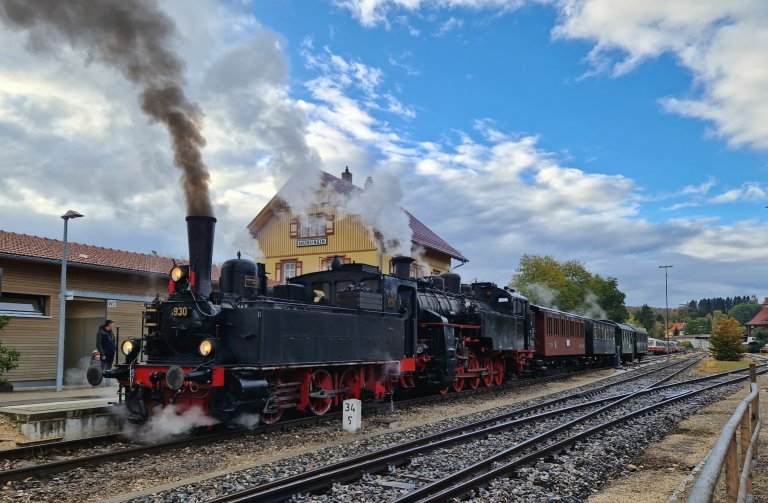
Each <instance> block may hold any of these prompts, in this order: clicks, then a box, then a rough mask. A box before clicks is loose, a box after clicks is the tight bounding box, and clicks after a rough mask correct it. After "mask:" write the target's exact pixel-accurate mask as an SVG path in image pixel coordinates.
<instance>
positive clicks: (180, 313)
mask: <svg viewBox="0 0 768 503" xmlns="http://www.w3.org/2000/svg"><path fill="white" fill-rule="evenodd" d="M171 316H173V317H174V318H186V317H187V316H189V307H187V306H176V307H174V308H173V310H172V311H171Z"/></svg>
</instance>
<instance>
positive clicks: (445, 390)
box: [439, 386, 451, 395]
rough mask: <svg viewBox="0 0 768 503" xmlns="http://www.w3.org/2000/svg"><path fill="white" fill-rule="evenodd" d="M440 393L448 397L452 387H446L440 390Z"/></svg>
mask: <svg viewBox="0 0 768 503" xmlns="http://www.w3.org/2000/svg"><path fill="white" fill-rule="evenodd" d="M439 391H440V394H441V395H447V394H448V392H449V391H451V387H450V386H446V387H445V388H440V390H439Z"/></svg>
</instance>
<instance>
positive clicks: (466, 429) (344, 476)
mask: <svg viewBox="0 0 768 503" xmlns="http://www.w3.org/2000/svg"><path fill="white" fill-rule="evenodd" d="M698 361H699V359H693V360H692V361H688V362H676V363H674V364H672V365H668V366H665V367H663V368H661V369H655V371H651V372H644V373H642V374H638V375H635V376H632V377H631V378H627V379H622V380H620V381H617V382H615V383H613V384H612V385H603V386H597V387H595V388H593V389H589V390H585V391H583V392H580V393H576V394H572V395H570V396H568V397H566V398H557V399H551V400H546V401H544V402H541V403H537V404H535V405H531V406H528V407H524V408H522V409H516V410H514V411H510V412H506V413H504V414H501V415H497V416H493V417H489V418H485V419H481V420H478V421H475V422H472V423H469V424H466V425H460V426H457V427H453V428H450V429H447V430H444V431H441V432H438V433H434V434H432V435H428V436H425V437H421V438H418V439H415V440H413V441H410V442H407V443H403V444H398V445H395V446H390V447H387V448H385V449H381V450H378V451H376V452H373V453H366V454H363V455H360V456H357V457H353V458H349V459H346V460H343V461H340V462H337V463H333V464H329V465H325V466H322V467H319V468H315V469H313V470H310V471H307V472H304V473H302V474H298V475H295V476H292V477H288V478H284V479H280V480H276V481H273V482H270V483H267V484H264V485H261V486H257V487H253V488H249V489H246V490H243V491H240V492H237V493H233V494H230V495H226V496H221V497H219V498H215V499H212V500H210V501H213V502H216V503H225V502H227V503H229V502H254V501H259V502H261V501H264V502H268V501H284V500H285V499H288V498H290V497H291V496H292V495H295V494H305V493H310V492H314V491H318V490H321V489H325V488H327V487H329V486H330V485H332V484H335V483H344V482H349V481H353V480H356V479H359V478H360V477H361V476H363V475H364V474H366V475H367V474H372V473H377V472H382V471H385V470H387V469H388V468H389V467H391V466H399V465H404V464H406V463H408V462H409V460H410V459H412V458H413V457H414V456H418V455H421V454H423V453H424V452H428V451H434V450H436V449H440V448H445V447H447V446H451V445H454V444H461V443H462V442H466V441H469V440H473V439H478V438H483V437H487V436H488V435H492V434H495V433H498V432H501V431H509V430H512V429H515V428H520V427H523V426H525V425H529V424H532V423H536V422H538V421H541V420H543V419H545V418H551V417H555V416H559V415H564V414H573V413H575V412H577V411H580V410H583V409H594V410H599V409H600V408H602V407H604V406H605V404H611V403H615V402H618V401H620V400H623V399H627V398H628V397H630V396H632V393H627V392H625V393H620V394H612V395H610V396H606V397H602V398H597V399H593V400H587V398H589V397H593V396H595V395H598V394H600V393H605V392H607V391H608V390H610V389H612V388H615V387H617V386H621V385H623V384H626V383H627V382H629V381H630V380H632V381H634V380H642V379H644V378H647V376H648V375H649V374H651V373H655V372H658V371H664V370H667V369H669V367H674V366H679V367H680V368H678V369H677V370H674V371H670V372H669V375H666V376H664V377H662V378H661V379H656V380H655V381H654V382H652V383H650V384H649V386H648V388H650V387H654V388H657V389H658V388H660V387H661V385H662V384H663V383H665V382H667V381H669V380H671V379H673V378H674V377H675V376H677V375H679V374H681V373H682V372H684V371H686V370H688V369H689V368H690V367H691V366H692V365H695V364H696V363H698ZM676 386H679V384H672V385H668V387H670V388H671V387H676ZM641 387H644V388H645V386H641ZM579 400H581V401H580V402H579ZM573 401H577V402H579V403H576V404H570V405H564V404H566V403H568V402H573ZM537 411H538V412H537Z"/></svg>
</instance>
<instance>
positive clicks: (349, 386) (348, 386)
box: [339, 367, 361, 400]
mask: <svg viewBox="0 0 768 503" xmlns="http://www.w3.org/2000/svg"><path fill="white" fill-rule="evenodd" d="M339 388H340V389H342V390H346V391H344V392H343V393H342V394H341V399H342V400H348V399H350V398H356V399H358V400H359V399H360V395H361V382H360V370H359V369H356V368H355V367H349V368H348V369H346V370H345V371H344V372H343V373H342V374H341V378H340V379H339Z"/></svg>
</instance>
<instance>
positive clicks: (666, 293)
mask: <svg viewBox="0 0 768 503" xmlns="http://www.w3.org/2000/svg"><path fill="white" fill-rule="evenodd" d="M670 267H672V266H671V265H660V266H659V269H664V301H665V302H666V305H667V321H666V323H665V325H664V342H665V345H666V346H667V356H669V354H670V352H669V336H668V335H667V330H669V281H668V279H667V271H669V268H670Z"/></svg>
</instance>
